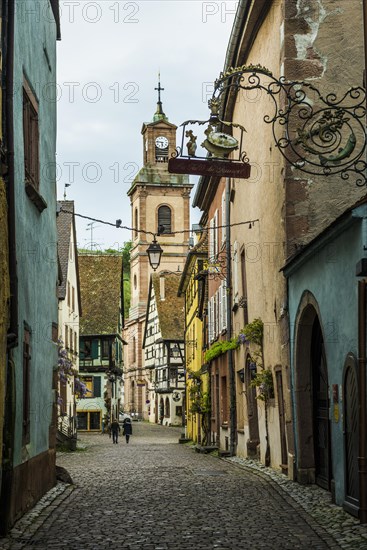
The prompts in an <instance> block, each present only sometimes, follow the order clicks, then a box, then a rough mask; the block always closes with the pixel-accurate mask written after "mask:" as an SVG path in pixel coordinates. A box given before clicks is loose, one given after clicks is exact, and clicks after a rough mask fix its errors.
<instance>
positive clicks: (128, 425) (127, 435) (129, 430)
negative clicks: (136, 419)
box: [122, 418, 133, 443]
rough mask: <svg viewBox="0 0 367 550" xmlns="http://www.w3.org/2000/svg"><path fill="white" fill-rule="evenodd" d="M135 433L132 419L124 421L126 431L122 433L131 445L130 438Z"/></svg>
mask: <svg viewBox="0 0 367 550" xmlns="http://www.w3.org/2000/svg"><path fill="white" fill-rule="evenodd" d="M132 433H133V425H132V423H131V419H130V418H125V420H124V430H123V432H122V435H124V436H125V438H126V443H129V439H130V436H131V435H132Z"/></svg>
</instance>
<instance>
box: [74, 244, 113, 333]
mask: <svg viewBox="0 0 367 550" xmlns="http://www.w3.org/2000/svg"><path fill="white" fill-rule="evenodd" d="M122 267H123V266H122V256H121V255H112V254H81V255H80V256H79V270H80V293H81V298H82V306H83V317H82V318H81V320H80V334H81V335H83V336H86V335H97V334H117V333H118V326H119V320H120V318H121V307H122V297H123V289H122V285H123V282H122V281H123V271H122Z"/></svg>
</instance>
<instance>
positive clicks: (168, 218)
mask: <svg viewBox="0 0 367 550" xmlns="http://www.w3.org/2000/svg"><path fill="white" fill-rule="evenodd" d="M161 226H163V227H164V231H160V233H163V232H164V233H171V232H172V213H171V209H170V207H169V206H160V207H159V208H158V229H159V228H160V227H161Z"/></svg>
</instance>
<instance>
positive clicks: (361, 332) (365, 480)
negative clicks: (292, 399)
mask: <svg viewBox="0 0 367 550" xmlns="http://www.w3.org/2000/svg"><path fill="white" fill-rule="evenodd" d="M358 367H359V456H358V470H359V519H360V522H361V523H367V457H366V451H367V444H366V429H367V422H366V281H365V280H364V281H358Z"/></svg>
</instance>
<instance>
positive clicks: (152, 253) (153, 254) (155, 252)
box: [147, 236, 163, 271]
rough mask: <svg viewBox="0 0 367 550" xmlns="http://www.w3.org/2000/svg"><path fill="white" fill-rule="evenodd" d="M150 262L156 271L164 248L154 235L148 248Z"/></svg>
mask: <svg viewBox="0 0 367 550" xmlns="http://www.w3.org/2000/svg"><path fill="white" fill-rule="evenodd" d="M147 253H148V258H149V263H150V265H151V267H152V269H153V270H154V271H156V270H157V269H158V267H159V264H160V263H161V256H162V253H163V250H162V248H161V247H160V245H159V243H157V241H156V238H155V236H154V240H153V242H152V243H151V244H150V245H149V246H148V248H147Z"/></svg>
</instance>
